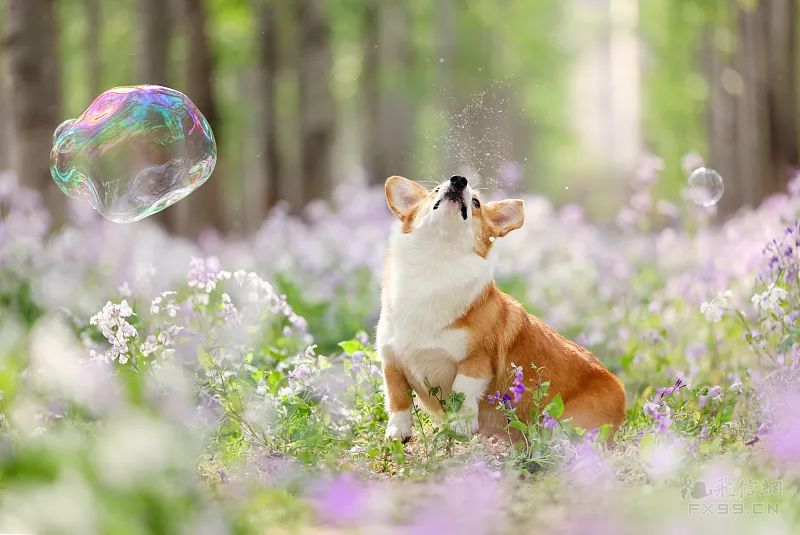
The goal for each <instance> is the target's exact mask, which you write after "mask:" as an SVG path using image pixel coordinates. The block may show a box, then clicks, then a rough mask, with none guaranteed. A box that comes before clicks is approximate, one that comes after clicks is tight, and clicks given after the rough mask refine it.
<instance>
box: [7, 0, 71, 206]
mask: <svg viewBox="0 0 800 535" xmlns="http://www.w3.org/2000/svg"><path fill="white" fill-rule="evenodd" d="M55 4H56V3H55V1H54V0H6V20H5V25H6V52H7V54H8V61H9V72H10V95H9V97H10V98H9V100H10V105H11V112H10V115H11V122H12V136H11V138H12V158H11V159H12V168H13V169H14V171H15V172H16V174H17V176H18V178H19V180H20V182H21V183H22V184H25V185H27V186H30V187H32V188H35V189H37V190H39V191H41V192H42V193H43V194H44V197H45V202H46V204H47V206H48V208H49V209H50V211H51V213H52V214H53V216H54V219H55V220H56V221H58V220H60V219H61V217H62V216H63V214H64V213H65V212H64V209H63V206H65V202H64V199H63V198H62V197H63V196H62V194H61V192H60V191H59V190H58V189H57V187H56V186H55V184H53V182H52V179H51V178H50V148H51V147H52V141H53V131H54V130H55V128H56V126H58V124H59V122H60V119H61V117H60V113H61V111H60V108H61V106H60V104H61V92H60V89H61V79H60V72H59V63H58V54H57V42H58V38H57V26H56V9H55Z"/></svg>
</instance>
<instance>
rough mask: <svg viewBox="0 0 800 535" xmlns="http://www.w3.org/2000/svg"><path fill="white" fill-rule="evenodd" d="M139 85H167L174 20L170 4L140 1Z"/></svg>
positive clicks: (159, 0)
mask: <svg viewBox="0 0 800 535" xmlns="http://www.w3.org/2000/svg"><path fill="white" fill-rule="evenodd" d="M139 28H140V33H139V51H140V56H139V66H138V67H139V83H140V84H156V85H167V78H168V76H167V74H168V73H167V70H168V66H169V52H170V37H171V35H172V31H171V30H172V20H171V17H170V10H169V2H164V0H139Z"/></svg>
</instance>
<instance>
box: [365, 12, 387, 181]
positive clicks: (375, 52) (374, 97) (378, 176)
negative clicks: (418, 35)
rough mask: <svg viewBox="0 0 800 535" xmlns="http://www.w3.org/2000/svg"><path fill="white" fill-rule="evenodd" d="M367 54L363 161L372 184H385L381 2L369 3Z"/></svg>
mask: <svg viewBox="0 0 800 535" xmlns="http://www.w3.org/2000/svg"><path fill="white" fill-rule="evenodd" d="M362 23H363V30H362V31H363V35H364V44H363V46H364V50H363V55H362V63H361V100H362V103H363V104H362V106H361V109H362V111H363V113H364V116H363V128H362V130H361V131H362V133H363V139H362V152H363V154H362V161H363V162H364V171H365V172H366V175H367V182H368V183H369V184H382V183H383V181H384V180H385V179H386V178H387V177H388V176H389V175H387V174H386V173H387V166H386V164H385V162H384V159H383V152H382V150H381V142H380V140H381V127H382V125H381V107H380V81H379V77H380V67H379V66H380V48H379V47H380V44H381V43H380V17H379V13H378V2H366V5H365V6H364V18H363V22H362Z"/></svg>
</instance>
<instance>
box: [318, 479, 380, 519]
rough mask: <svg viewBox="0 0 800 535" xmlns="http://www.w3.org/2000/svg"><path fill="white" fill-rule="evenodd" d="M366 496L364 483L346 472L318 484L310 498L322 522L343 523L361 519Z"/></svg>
mask: <svg viewBox="0 0 800 535" xmlns="http://www.w3.org/2000/svg"><path fill="white" fill-rule="evenodd" d="M367 496H368V493H367V488H366V486H365V485H364V483H362V482H361V481H359V480H358V479H356V477H355V476H354V475H353V474H350V473H347V474H342V475H339V476H337V477H335V478H333V479H332V480H330V481H327V482H326V483H324V484H322V485H320V486H319V487H318V488H317V489H316V490H315V492H313V495H312V498H311V499H312V503H313V505H314V509H315V510H316V512H317V515H318V516H319V519H320V520H321V521H322V522H324V523H327V524H334V525H343V524H353V523H355V522H357V521H359V520H361V519H362V518H361V517H362V512H363V510H364V506H365V505H366V501H367Z"/></svg>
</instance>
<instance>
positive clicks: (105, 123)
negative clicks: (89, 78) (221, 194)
mask: <svg viewBox="0 0 800 535" xmlns="http://www.w3.org/2000/svg"><path fill="white" fill-rule="evenodd" d="M216 161H217V145H216V142H215V141H214V134H213V133H212V132H211V127H209V125H208V122H207V121H206V119H205V117H203V114H202V113H200V110H198V109H197V106H195V105H194V103H193V102H192V101H191V100H189V98H188V97H187V96H186V95H184V94H183V93H181V92H179V91H175V90H174V89H170V88H168V87H161V86H157V85H139V86H129V87H115V88H113V89H109V90H108V91H106V92H105V93H103V94H101V95H100V96H99V97H97V98H96V99H95V101H94V102H92V104H91V105H90V106H89V107H88V108H87V109H86V111H84V112H83V113H82V114H81V116H80V117H78V118H77V119H70V120H67V121H64V122H63V123H61V124H60V125H59V126H58V128H56V131H55V133H54V134H53V150H52V151H51V153H50V172H51V174H52V175H53V180H55V181H56V184H58V187H59V188H61V191H63V192H64V193H66V194H67V195H69V196H70V197H75V198H79V199H86V200H88V201H89V203H90V204H91V205H92V206H93V207H94V209H95V210H97V211H98V212H100V214H102V215H103V217H105V218H106V219H110V220H111V221H116V222H118V223H127V222H131V221H138V220H139V219H143V218H145V217H147V216H149V215H152V214H155V213H156V212H160V211H161V210H163V209H164V208H166V207H168V206H170V205H172V204H174V203H176V202H178V201H179V200H181V199H183V198H184V197H186V196H187V195H189V194H190V193H191V192H192V191H194V190H195V189H197V188H198V187H200V186H201V185H202V184H203V183H204V182H205V181H206V180H207V179H208V177H209V176H210V175H211V173H212V172H213V171H214V165H215V164H216Z"/></svg>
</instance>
